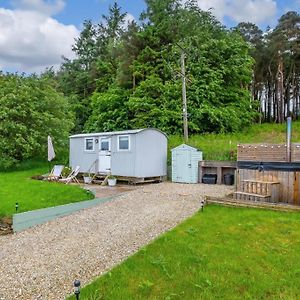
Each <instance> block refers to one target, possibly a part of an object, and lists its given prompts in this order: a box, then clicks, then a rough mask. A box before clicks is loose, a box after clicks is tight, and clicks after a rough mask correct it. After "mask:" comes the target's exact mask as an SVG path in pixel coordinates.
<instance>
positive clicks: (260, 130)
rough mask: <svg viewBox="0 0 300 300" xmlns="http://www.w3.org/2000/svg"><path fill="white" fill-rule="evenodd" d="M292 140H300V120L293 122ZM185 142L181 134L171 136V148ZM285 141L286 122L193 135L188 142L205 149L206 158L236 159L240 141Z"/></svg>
mask: <svg viewBox="0 0 300 300" xmlns="http://www.w3.org/2000/svg"><path fill="white" fill-rule="evenodd" d="M292 128H293V130H292V141H293V142H300V122H299V121H298V122H293V124H292ZM183 142H184V140H183V138H182V137H181V136H176V135H175V136H170V137H169V150H170V149H172V148H174V147H176V146H178V145H180V144H182V143H183ZM262 142H264V143H285V142H286V125H285V124H267V123H265V124H256V125H253V126H251V127H249V128H247V129H245V130H243V131H240V132H238V133H228V134H203V135H192V136H191V137H190V138H189V141H188V144H189V145H191V146H193V147H196V148H198V149H200V150H202V151H203V155H204V159H205V160H234V159H236V149H237V144H239V143H262Z"/></svg>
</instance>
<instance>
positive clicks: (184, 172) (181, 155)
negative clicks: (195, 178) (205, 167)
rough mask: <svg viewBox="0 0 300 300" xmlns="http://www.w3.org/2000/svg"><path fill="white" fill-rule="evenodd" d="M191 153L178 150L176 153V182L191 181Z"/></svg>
mask: <svg viewBox="0 0 300 300" xmlns="http://www.w3.org/2000/svg"><path fill="white" fill-rule="evenodd" d="M191 167H192V163H191V153H190V152H189V151H178V152H177V153H176V170H177V172H176V178H175V181H176V182H184V183H190V182H191Z"/></svg>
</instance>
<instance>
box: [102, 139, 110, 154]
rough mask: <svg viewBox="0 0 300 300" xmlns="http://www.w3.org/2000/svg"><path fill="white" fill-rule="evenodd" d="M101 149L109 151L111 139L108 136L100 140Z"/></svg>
mask: <svg viewBox="0 0 300 300" xmlns="http://www.w3.org/2000/svg"><path fill="white" fill-rule="evenodd" d="M100 141H101V142H100V150H101V151H109V150H110V149H109V139H108V138H102V139H101V140H100Z"/></svg>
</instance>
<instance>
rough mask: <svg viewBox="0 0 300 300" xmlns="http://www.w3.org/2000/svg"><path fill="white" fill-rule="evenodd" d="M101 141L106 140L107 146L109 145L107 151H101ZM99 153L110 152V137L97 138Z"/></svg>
mask: <svg viewBox="0 0 300 300" xmlns="http://www.w3.org/2000/svg"><path fill="white" fill-rule="evenodd" d="M102 140H108V145H109V147H108V150H102V149H101V143H102ZM99 151H100V152H104V151H108V152H110V151H111V138H110V137H105V136H103V137H100V138H99Z"/></svg>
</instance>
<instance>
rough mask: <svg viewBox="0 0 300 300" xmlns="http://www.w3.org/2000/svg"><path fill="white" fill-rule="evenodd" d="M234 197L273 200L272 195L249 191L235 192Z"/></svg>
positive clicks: (264, 200)
mask: <svg viewBox="0 0 300 300" xmlns="http://www.w3.org/2000/svg"><path fill="white" fill-rule="evenodd" d="M234 198H235V199H237V200H245V201H263V202H271V195H261V194H254V193H247V192H234Z"/></svg>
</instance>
